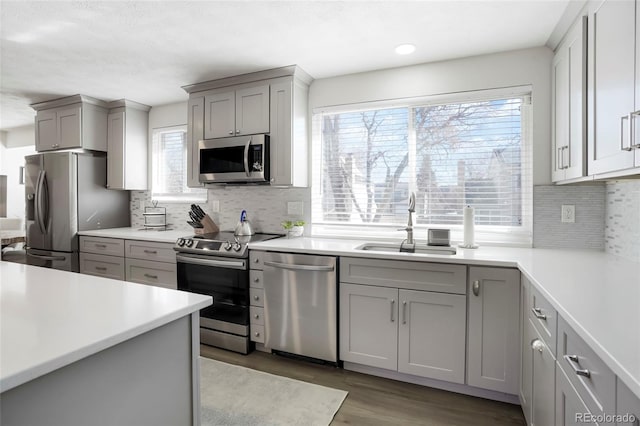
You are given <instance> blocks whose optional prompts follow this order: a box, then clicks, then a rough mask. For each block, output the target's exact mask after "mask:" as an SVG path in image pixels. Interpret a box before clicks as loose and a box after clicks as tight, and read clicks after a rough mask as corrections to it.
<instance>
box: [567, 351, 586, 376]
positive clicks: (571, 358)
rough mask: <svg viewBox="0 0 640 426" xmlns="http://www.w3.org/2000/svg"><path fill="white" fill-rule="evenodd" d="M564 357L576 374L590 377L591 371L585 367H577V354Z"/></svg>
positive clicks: (578, 359) (578, 362)
mask: <svg viewBox="0 0 640 426" xmlns="http://www.w3.org/2000/svg"><path fill="white" fill-rule="evenodd" d="M564 359H566V360H567V362H568V363H569V365H570V366H571V368H573V371H574V372H575V373H576V374H577V375H578V376H582V377H587V378H591V372H590V371H589V370H587V369H586V368H585V369H581V368H579V367H580V358H579V357H578V355H565V356H564Z"/></svg>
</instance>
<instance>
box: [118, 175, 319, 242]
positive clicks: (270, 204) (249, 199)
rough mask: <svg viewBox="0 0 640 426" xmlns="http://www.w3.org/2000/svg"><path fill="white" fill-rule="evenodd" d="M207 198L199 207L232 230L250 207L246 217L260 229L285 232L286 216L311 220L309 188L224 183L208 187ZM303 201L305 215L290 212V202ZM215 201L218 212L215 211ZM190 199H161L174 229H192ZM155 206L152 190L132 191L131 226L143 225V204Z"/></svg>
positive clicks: (258, 230) (289, 218)
mask: <svg viewBox="0 0 640 426" xmlns="http://www.w3.org/2000/svg"><path fill="white" fill-rule="evenodd" d="M207 195H208V202H207V203H206V204H204V203H200V204H199V205H200V207H202V209H203V210H204V211H205V213H207V214H208V215H209V216H210V217H211V218H212V219H213V220H214V222H216V224H217V225H218V227H219V228H220V229H221V230H233V229H234V228H235V226H236V224H237V222H238V220H239V219H240V212H241V211H242V210H246V211H247V218H248V219H249V221H250V222H251V224H252V225H253V227H254V229H255V230H256V231H257V232H269V233H282V232H283V229H282V226H281V225H280V223H281V222H282V221H283V220H304V221H305V222H307V223H309V222H310V221H311V193H310V191H309V189H308V188H271V187H268V186H224V187H220V188H214V189H209V190H208V194H207ZM289 201H297V202H302V203H303V214H302V215H288V214H287V203H288V202H289ZM214 202H218V204H219V212H217V213H213V209H212V208H211V207H212V205H213V203H214ZM190 205H191V203H188V204H187V203H158V207H166V208H167V222H168V223H170V224H171V228H172V229H177V230H184V231H185V232H186V234H189V233H192V232H193V230H192V229H191V227H190V226H189V225H188V224H187V221H188V220H189V217H188V211H189V210H190ZM149 206H152V203H151V192H150V191H132V192H131V226H132V227H140V228H142V227H143V226H144V216H143V215H142V213H143V212H144V207H149Z"/></svg>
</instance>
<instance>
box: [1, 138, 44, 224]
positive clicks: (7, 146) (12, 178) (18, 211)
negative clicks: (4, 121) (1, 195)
mask: <svg viewBox="0 0 640 426" xmlns="http://www.w3.org/2000/svg"><path fill="white" fill-rule="evenodd" d="M0 139H1V140H0V175H7V217H20V218H24V185H20V184H19V177H20V166H23V165H24V156H25V155H30V154H35V153H36V150H35V140H36V139H35V130H34V127H33V126H32V125H29V126H22V127H16V128H13V129H9V130H7V131H4V132H2V133H1V134H0Z"/></svg>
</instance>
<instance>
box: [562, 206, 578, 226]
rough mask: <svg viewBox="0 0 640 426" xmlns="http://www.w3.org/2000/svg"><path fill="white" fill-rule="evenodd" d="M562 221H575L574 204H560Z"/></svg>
mask: <svg viewBox="0 0 640 426" xmlns="http://www.w3.org/2000/svg"><path fill="white" fill-rule="evenodd" d="M561 213H562V223H575V221H576V206H575V205H573V204H563V205H562V212H561Z"/></svg>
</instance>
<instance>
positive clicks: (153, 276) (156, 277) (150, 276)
mask: <svg viewBox="0 0 640 426" xmlns="http://www.w3.org/2000/svg"><path fill="white" fill-rule="evenodd" d="M144 276H145V277H147V278H151V279H153V280H157V279H158V276H157V275H151V274H144Z"/></svg>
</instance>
